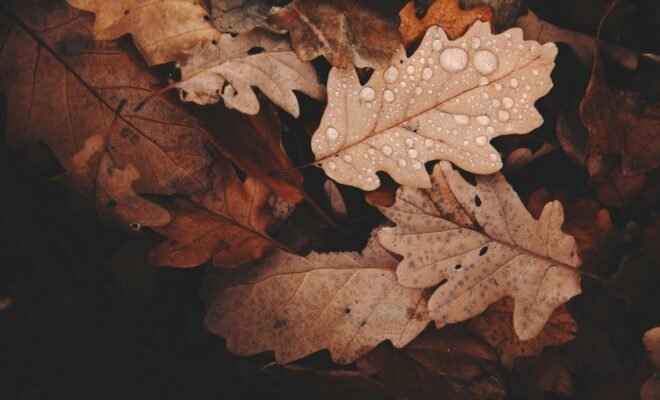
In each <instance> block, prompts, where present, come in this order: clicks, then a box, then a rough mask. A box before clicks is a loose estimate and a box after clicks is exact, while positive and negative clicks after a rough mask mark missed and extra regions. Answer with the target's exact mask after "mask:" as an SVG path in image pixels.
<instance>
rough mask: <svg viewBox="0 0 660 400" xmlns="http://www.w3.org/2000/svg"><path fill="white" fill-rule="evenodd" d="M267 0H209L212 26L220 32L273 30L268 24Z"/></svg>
mask: <svg viewBox="0 0 660 400" xmlns="http://www.w3.org/2000/svg"><path fill="white" fill-rule="evenodd" d="M271 8H272V2H271V1H269V0H211V14H212V16H213V25H215V26H216V27H217V28H218V29H219V30H220V31H221V32H232V33H245V32H249V31H251V30H253V29H255V28H262V29H267V30H274V31H276V32H278V33H283V32H281V31H280V30H277V29H275V28H273V27H272V26H271V24H270V23H269V22H268V13H269V11H270V9H271Z"/></svg>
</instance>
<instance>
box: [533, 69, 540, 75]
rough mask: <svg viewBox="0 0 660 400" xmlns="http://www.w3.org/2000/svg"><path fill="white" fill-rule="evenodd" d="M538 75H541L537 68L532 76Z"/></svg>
mask: <svg viewBox="0 0 660 400" xmlns="http://www.w3.org/2000/svg"><path fill="white" fill-rule="evenodd" d="M538 74H539V70H538V69H536V68H535V69H533V70H532V75H534V76H536V75H538Z"/></svg>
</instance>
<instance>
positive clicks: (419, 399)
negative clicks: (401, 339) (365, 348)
mask: <svg viewBox="0 0 660 400" xmlns="http://www.w3.org/2000/svg"><path fill="white" fill-rule="evenodd" d="M357 365H358V368H360V370H362V371H364V372H365V373H369V374H378V377H379V378H380V379H381V380H383V382H385V385H387V386H388V387H389V388H390V389H391V390H392V391H393V392H394V393H395V395H396V398H397V399H402V400H403V399H415V400H427V399H428V400H430V399H438V396H439V395H440V396H442V397H441V398H442V399H445V400H451V399H473V400H477V399H483V400H486V399H504V398H506V394H507V384H506V378H505V376H504V373H503V371H502V370H501V367H500V366H499V363H498V360H497V355H496V354H495V352H494V351H493V350H492V349H491V348H490V347H489V346H488V345H487V344H486V343H484V342H482V341H481V340H479V339H477V338H474V337H472V336H470V335H468V334H466V333H464V332H461V331H460V330H457V329H451V327H446V328H444V329H442V330H440V331H436V330H428V331H426V332H424V333H422V334H421V335H420V336H419V337H417V338H416V339H415V340H413V341H412V342H410V343H409V344H408V345H407V346H406V347H405V348H403V349H395V348H393V347H392V346H391V345H389V344H388V343H383V344H381V345H380V346H378V347H377V348H376V349H375V350H373V351H372V352H371V353H369V354H368V355H366V356H365V357H363V358H361V359H359V360H358V361H357Z"/></svg>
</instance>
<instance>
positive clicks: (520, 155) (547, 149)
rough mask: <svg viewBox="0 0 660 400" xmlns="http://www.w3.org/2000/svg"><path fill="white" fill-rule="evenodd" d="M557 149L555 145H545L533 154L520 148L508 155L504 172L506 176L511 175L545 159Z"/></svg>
mask: <svg viewBox="0 0 660 400" xmlns="http://www.w3.org/2000/svg"><path fill="white" fill-rule="evenodd" d="M557 147H558V146H557V145H555V144H549V143H543V145H541V147H539V148H538V149H536V150H535V151H533V152H532V150H530V149H528V148H526V147H519V148H517V149H515V150H514V151H512V152H511V153H509V155H507V157H506V161H504V168H503V169H502V172H503V173H504V174H509V173H511V172H514V171H516V170H519V169H521V168H523V167H525V166H526V165H527V164H529V163H531V162H532V161H534V160H536V159H538V158H540V157H543V156H544V155H546V154H549V153H552V152H553V151H554V150H555V149H557Z"/></svg>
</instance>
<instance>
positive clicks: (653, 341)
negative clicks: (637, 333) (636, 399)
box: [640, 327, 660, 400]
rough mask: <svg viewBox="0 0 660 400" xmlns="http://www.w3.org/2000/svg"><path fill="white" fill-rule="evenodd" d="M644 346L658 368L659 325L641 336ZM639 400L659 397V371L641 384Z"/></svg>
mask: <svg viewBox="0 0 660 400" xmlns="http://www.w3.org/2000/svg"><path fill="white" fill-rule="evenodd" d="M642 340H643V341H644V346H645V347H646V351H647V352H648V354H649V358H650V359H651V361H652V362H653V365H655V367H656V368H657V369H659V370H660V327H656V328H653V329H650V330H648V331H646V333H644V337H642ZM640 398H641V400H657V399H658V398H660V372H659V371H656V372H655V373H654V374H653V375H652V376H651V377H650V378H649V379H648V380H647V381H646V382H645V383H644V385H643V386H642V389H641V392H640Z"/></svg>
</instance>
